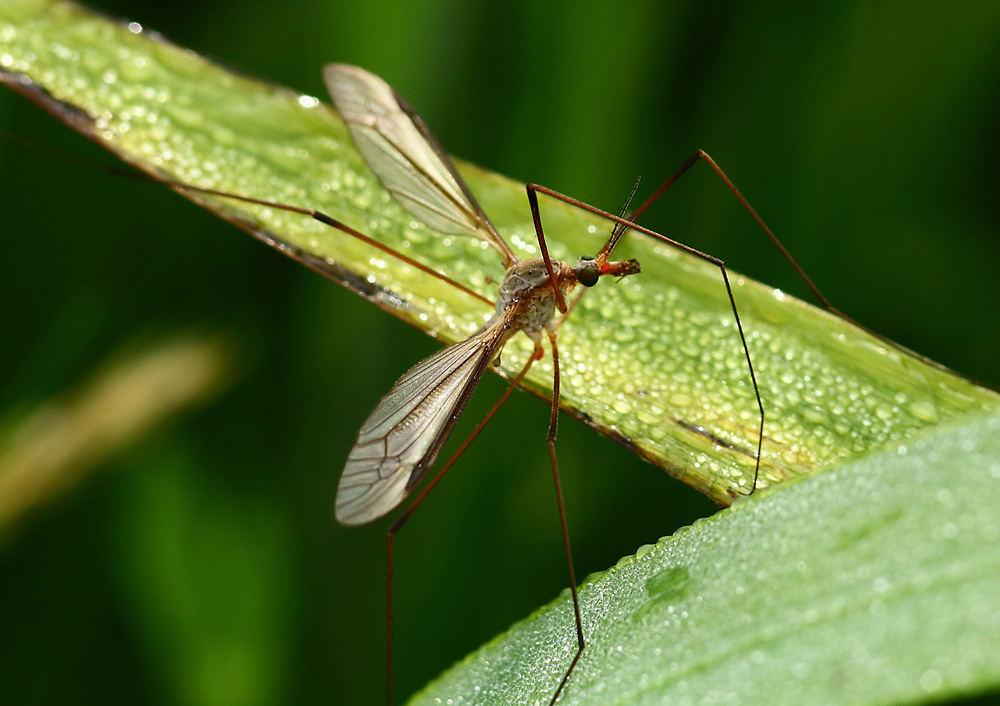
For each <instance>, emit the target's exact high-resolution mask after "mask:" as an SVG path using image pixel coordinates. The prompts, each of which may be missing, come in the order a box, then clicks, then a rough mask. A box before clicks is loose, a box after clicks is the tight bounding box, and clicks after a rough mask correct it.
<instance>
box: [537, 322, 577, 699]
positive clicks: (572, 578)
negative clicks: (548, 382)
mask: <svg viewBox="0 0 1000 706" xmlns="http://www.w3.org/2000/svg"><path fill="white" fill-rule="evenodd" d="M549 342H550V343H551V344H552V415H551V416H550V417H549V430H548V433H547V434H546V436H545V439H546V442H547V443H548V446H549V460H550V462H551V463H552V482H553V484H554V485H555V490H556V505H557V506H558V508H559V525H560V527H561V529H562V537H563V548H564V549H565V551H566V568H567V569H568V571H569V590H570V593H571V594H572V596H573V617H574V618H575V620H576V654H574V655H573V660H572V661H571V662H570V664H569V667H568V668H567V669H566V673H565V674H563V678H562V680H560V682H559V686H558V687H556V691H555V693H554V694H553V695H552V699H551V700H550V701H549V706H552V705H553V704H555V702H556V699H558V698H559V694H561V693H562V690H563V687H565V686H566V682H567V681H568V680H569V675H570V674H571V673H572V672H573V668H574V667H576V663H577V662H579V661H580V655H582V654H583V648H584V647H585V646H586V643H585V642H584V639H583V619H582V618H581V617H580V598H579V596H578V595H577V591H576V571H574V569H573V551H572V550H571V549H570V545H569V527H568V525H567V524H566V506H565V504H564V503H563V494H562V483H561V482H560V481H559V464H558V463H557V461H556V432H557V430H558V426H559V349H558V347H557V346H556V336H555V334H554V333H552V332H551V331H550V332H549Z"/></svg>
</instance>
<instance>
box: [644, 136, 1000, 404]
mask: <svg viewBox="0 0 1000 706" xmlns="http://www.w3.org/2000/svg"><path fill="white" fill-rule="evenodd" d="M698 162H704V163H705V164H707V165H708V166H709V167H710V168H711V170H712V171H713V172H715V174H716V176H718V177H719V179H721V180H722V182H723V183H724V184H725V185H726V187H727V188H728V189H729V190H730V191H731V192H732V193H733V195H734V196H735V197H736V198H737V199H738V200H739V202H740V204H742V206H743V208H744V209H746V211H747V212H748V213H749V214H750V216H751V217H752V218H753V219H754V221H756V223H757V225H758V226H759V227H760V229H761V230H762V231H764V234H765V235H767V237H768V238H769V239H770V240H771V242H772V243H774V246H775V247H776V248H778V250H779V251H780V252H781V254H782V256H783V257H784V258H785V259H786V260H788V263H789V264H790V265H791V266H792V268H794V270H795V272H796V273H797V274H798V275H799V277H800V278H801V279H802V281H803V282H805V284H806V286H807V287H809V290H810V291H811V292H812V293H813V296H814V297H815V298H816V301H817V302H818V303H819V305H820V306H822V307H823V308H824V309H826V310H827V311H829V312H830V313H831V314H833V315H835V316H838V317H840V318H841V319H843V320H844V321H846V322H847V323H849V324H851V325H852V326H855V327H857V328H859V329H861V330H862V331H864V332H865V333H867V334H869V335H871V336H874V337H875V338H877V339H878V340H880V341H882V342H883V343H885V344H886V345H888V346H891V347H892V348H895V349H896V350H898V351H900V352H902V353H905V354H906V355H908V356H910V357H912V358H916V359H917V360H919V361H922V362H924V363H927V364H928V365H930V366H931V367H933V368H936V369H938V370H941V371H944V372H946V373H950V374H951V375H956V376H958V377H960V378H962V379H964V380H968V381H970V382H973V383H975V384H977V385H981V386H984V387H989V388H992V389H996V387H995V386H993V385H989V384H986V383H983V382H980V381H978V380H973V379H972V378H970V377H967V376H965V375H962V374H961V373H957V372H955V371H954V370H951V369H949V368H947V367H945V366H944V365H941V364H940V363H938V362H937V361H934V360H931V359H930V358H927V357H925V356H923V355H921V354H919V353H916V352H915V351H913V350H911V349H910V348H907V347H906V346H904V345H902V344H899V343H896V342H895V341H893V340H891V339H888V338H886V337H885V336H883V335H882V334H880V333H878V332H876V331H872V330H871V329H870V328H868V327H867V326H865V325H864V324H861V323H858V321H857V320H855V319H853V318H851V317H850V316H848V315H847V314H845V313H844V312H842V311H841V310H840V309H838V308H836V307H835V306H833V304H831V303H830V300H829V299H827V298H826V296H825V295H824V294H823V293H822V292H821V291H820V290H819V287H817V286H816V285H815V284H814V283H813V281H812V280H811V279H810V278H809V275H807V274H806V272H805V270H803V269H802V267H801V266H800V265H799V263H798V262H797V261H796V260H795V258H794V257H792V254H791V253H790V252H789V251H788V249H787V248H786V247H785V246H784V244H783V243H782V242H781V241H780V240H779V239H778V236H776V235H775V234H774V232H773V231H772V230H771V229H770V228H769V227H768V226H767V224H766V223H765V222H764V219H762V218H761V217H760V216H759V215H757V212H756V211H755V210H754V208H753V206H751V205H750V202H749V201H747V199H746V198H745V197H744V196H743V194H741V193H740V190H739V189H737V188H736V185H735V184H734V183H733V182H732V180H731V179H730V178H729V177H728V176H726V173H725V172H724V171H722V168H721V167H720V166H719V165H718V164H717V163H716V161H715V160H714V159H712V157H711V156H710V155H709V154H708V153H707V152H705V151H704V150H698V151H697V152H695V153H694V154H693V155H691V156H690V157H689V158H688V159H687V161H686V162H684V164H682V165H681V167H680V169H678V170H677V171H676V172H674V173H673V174H672V175H671V176H670V177H669V178H668V179H667V180H666V181H664V182H663V183H662V184H661V185H660V186H659V188H658V189H656V191H654V192H653V193H652V194H651V195H650V196H649V198H647V199H646V200H645V201H644V202H643V204H642V205H641V206H639V208H637V209H636V210H635V213H634V214H633V218H638V217H639V215H640V214H642V213H643V212H644V211H645V210H646V209H647V208H649V206H651V205H652V204H653V202H654V201H656V200H657V199H658V198H659V197H660V196H661V195H662V194H663V192H665V191H666V190H667V189H669V188H670V187H671V186H672V185H673V184H674V182H676V181H677V180H678V179H680V178H681V176H683V175H684V173H685V172H687V171H688V170H689V169H690V168H691V167H693V166H694V165H695V164H697V163H698Z"/></svg>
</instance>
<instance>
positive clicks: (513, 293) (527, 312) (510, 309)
mask: <svg viewBox="0 0 1000 706" xmlns="http://www.w3.org/2000/svg"><path fill="white" fill-rule="evenodd" d="M552 267H553V269H554V270H555V274H556V279H557V280H558V281H559V286H560V289H562V292H563V295H564V296H565V295H566V294H568V293H569V292H570V291H571V290H572V289H573V287H575V286H576V277H575V276H574V274H573V271H572V269H571V268H570V267H568V266H567V265H565V264H564V263H562V262H553V263H552ZM555 310H556V298H555V293H554V292H553V291H552V286H551V285H550V284H549V273H548V271H547V270H546V269H545V262H544V261H543V260H541V259H540V258H533V259H531V260H524V261H522V262H519V263H517V264H516V265H514V266H512V267H511V268H510V269H508V270H507V273H506V274H505V275H504V278H503V282H501V283H500V292H499V297H498V298H497V316H501V317H502V316H505V315H507V316H510V317H511V328H513V329H515V330H520V331H524V332H525V333H527V334H528V335H529V336H530V337H531V338H533V339H535V338H537V336H538V334H539V333H540V332H541V330H542V329H543V328H545V326H546V324H548V323H549V321H551V320H552V318H553V316H554V314H555Z"/></svg>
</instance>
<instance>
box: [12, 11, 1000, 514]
mask: <svg viewBox="0 0 1000 706" xmlns="http://www.w3.org/2000/svg"><path fill="white" fill-rule="evenodd" d="M0 42H2V45H0V74H2V78H3V81H4V82H5V83H6V84H8V85H10V86H11V87H13V88H14V89H15V90H18V91H20V92H22V93H24V94H25V95H27V96H28V97H30V98H32V99H33V100H35V101H37V102H38V103H40V104H41V105H43V106H44V107H45V108H46V109H48V110H50V111H51V112H53V113H55V114H56V115H57V116H59V117H60V118H61V119H63V120H64V121H66V122H67V123H68V124H70V125H71V126H72V127H74V128H75V129H77V130H79V131H80V132H82V133H83V134H85V135H87V136H89V137H91V138H92V139H94V140H96V141H97V142H99V143H100V144H102V145H103V146H105V147H107V148H108V149H110V150H112V151H113V152H115V153H116V154H118V155H119V156H120V157H121V158H122V159H124V160H126V161H128V162H130V163H132V164H134V165H136V166H137V167H139V168H140V169H143V170H145V171H148V172H150V173H154V174H157V175H160V176H164V177H168V178H171V179H176V180H179V181H183V182H185V183H191V184H195V185H198V186H202V187H210V188H214V189H221V190H225V191H229V192H233V193H238V194H242V195H248V196H253V197H256V198H261V199H268V200H272V201H279V202H282V203H289V204H295V205H299V206H305V207H308V208H315V209H319V210H321V211H323V212H325V213H327V214H329V215H331V216H333V217H334V218H337V219H339V220H341V221H344V222H346V223H348V224H349V225H352V226H354V227H356V228H358V229H359V230H361V231H363V232H366V233H369V234H371V235H373V236H376V237H377V238H378V239H379V240H381V241H382V242H384V243H385V244H387V245H389V246H391V247H393V248H396V249H398V250H400V251H404V252H407V253H408V254H410V255H411V256H413V257H415V258H417V259H419V260H420V261H422V262H424V263H426V264H428V265H429V266H431V267H432V268H434V269H436V270H438V271H442V272H445V273H446V274H448V275H449V276H450V277H452V278H454V279H456V280H459V281H462V282H466V283H468V284H469V286H471V287H472V288H473V289H475V290H476V291H479V292H481V293H483V294H484V295H486V296H488V297H491V298H492V296H493V294H494V288H495V285H494V284H493V283H494V282H495V281H496V280H498V279H499V278H500V277H501V275H502V272H501V271H500V265H499V262H498V259H497V258H496V257H495V255H494V253H493V252H491V251H490V250H489V249H488V248H486V247H483V243H476V242H473V241H471V240H463V239H448V238H443V237H441V236H440V235H438V234H435V233H432V232H430V231H428V230H427V229H426V228H425V227H423V226H422V225H421V224H419V223H415V222H413V219H412V218H411V217H409V216H408V215H407V214H405V213H404V212H403V211H402V210H401V209H400V208H399V207H397V206H396V205H395V204H394V203H393V201H392V199H391V198H390V197H389V195H388V194H387V193H385V192H384V191H383V190H382V189H381V188H380V186H379V185H378V182H377V180H376V179H375V178H374V176H373V175H372V174H371V173H370V172H369V171H368V170H367V168H366V167H365V165H364V164H363V162H362V160H361V158H360V157H359V156H358V154H357V153H356V152H355V150H354V148H353V145H352V144H351V142H350V139H349V137H348V136H347V134H346V131H345V129H344V127H343V125H342V124H341V123H340V121H339V119H338V118H337V116H336V115H335V114H334V113H333V111H332V110H331V109H330V108H329V107H327V106H326V105H324V104H323V103H321V102H320V101H317V100H316V99H314V98H312V97H309V96H301V95H298V94H296V93H294V92H292V91H290V90H288V89H284V88H280V87H276V86H273V85H271V84H268V83H266V82H261V81H258V80H255V79H252V78H248V77H246V76H243V75H239V74H235V73H233V72H232V71H230V70H227V69H225V68H223V67H221V66H219V65H217V64H216V63H213V62H211V61H207V60H205V59H204V58H203V57H201V56H198V55H196V54H194V53H192V52H190V51H188V50H185V49H182V48H180V47H176V46H174V45H171V44H169V43H166V42H165V41H163V40H162V39H161V38H159V37H157V36H156V35H155V34H151V33H149V32H147V31H139V28H138V27H137V26H133V27H131V28H130V27H129V26H127V25H125V24H118V23H115V22H112V21H109V20H108V19H107V18H105V17H103V16H98V15H95V14H93V13H90V12H89V11H87V10H85V9H82V8H80V7H79V6H76V5H73V4H69V3H64V2H57V1H54V0H53V1H45V0H16V1H13V2H6V3H3V4H2V5H0ZM330 58H331V59H336V58H337V57H336V53H335V49H331V57H330ZM319 69H320V67H317V71H319ZM388 78H389V79H390V80H391V77H388ZM443 137H444V142H445V144H446V145H447V139H446V136H443ZM460 167H461V169H462V171H463V173H464V175H465V176H466V177H467V179H468V181H469V183H470V186H471V187H472V189H473V191H474V192H475V193H476V195H477V197H478V198H479V200H480V201H481V203H482V205H483V207H484V208H485V210H486V211H487V212H488V213H489V214H490V215H491V218H492V219H493V220H494V222H495V224H496V225H497V226H498V228H499V230H500V232H501V233H502V234H503V235H504V236H505V237H506V238H507V239H508V240H509V241H510V242H512V243H513V244H514V246H515V247H516V249H518V251H519V252H521V253H523V254H530V253H532V252H533V251H534V245H533V244H532V243H533V241H534V234H533V229H532V227H531V221H530V216H529V213H528V208H527V204H526V200H525V197H524V193H523V186H522V185H520V184H517V183H514V182H512V181H511V180H509V179H506V178H504V177H502V176H499V175H496V174H492V173H489V172H485V171H483V170H481V169H478V168H476V167H473V166H469V165H460ZM197 200H198V201H199V202H200V203H202V204H203V205H205V206H206V207H208V208H210V209H212V210H213V211H215V212H217V213H219V214H220V215H222V216H223V217H225V218H227V219H229V220H231V221H233V222H235V223H237V224H238V225H240V226H241V227H243V228H245V229H246V230H248V231H249V232H251V233H253V234H254V235H256V236H257V237H259V238H261V239H262V240H264V241H265V242H267V243H268V244H270V245H272V246H274V247H276V248H278V249H280V250H281V251H283V252H285V253H286V254H289V255H291V256H293V257H296V258H297V259H299V260H301V261H302V262H304V263H305V264H307V265H308V266H310V267H313V268H314V269H316V270H318V271H320V272H322V273H323V274H325V275H326V276H328V277H330V278H331V279H334V280H336V281H338V282H340V283H341V284H344V285H345V286H347V287H349V288H350V289H352V290H353V291H356V292H358V293H359V294H361V295H362V296H364V297H366V298H368V299H369V300H371V301H373V302H374V303H376V304H377V305H378V306H380V307H382V308H383V309H385V310H387V311H389V312H391V313H393V314H394V315H396V316H399V317H400V318H402V319H404V320H406V321H409V322H411V323H413V324H414V325H417V326H419V327H421V328H423V329H424V330H426V331H428V332H429V333H430V334H431V335H434V336H436V337H438V338H440V339H441V340H442V341H454V340H457V339H459V338H462V337H464V336H466V335H468V334H469V333H470V332H471V331H473V330H475V329H476V328H477V327H478V326H479V325H480V324H481V323H482V322H483V321H484V320H485V318H486V317H487V316H488V315H489V313H490V312H489V308H488V307H486V306H484V305H483V304H482V303H481V302H479V301H478V300H476V299H474V298H472V297H469V296H468V295H466V294H463V293H461V292H459V291H456V290H453V289H452V288H450V287H448V286H447V285H446V284H444V283H443V282H441V281H440V280H437V279H435V278H432V277H429V276H426V275H424V274H422V273H420V272H417V271H414V270H413V268H411V267H409V266H407V265H405V264H404V263H402V262H400V261H397V260H394V259H393V258H391V257H387V256H386V255H384V254H383V253H381V252H377V251H373V250H372V249H370V248H369V247H367V246H365V245H364V244H363V243H360V242H358V241H356V240H354V239H352V238H350V237H348V236H346V235H344V234H343V233H340V232H338V231H336V230H332V229H329V228H325V227H323V226H321V225H320V224H318V223H316V222H314V221H311V220H309V219H307V218H304V217H301V216H298V215H295V214H289V213H284V212H275V211H274V210H272V209H267V208H262V207H253V206H247V205H246V204H240V203H238V202H233V201H231V200H220V199H207V198H199V199H197ZM613 207H614V206H612V208H613ZM543 210H544V212H543V219H544V222H545V224H546V228H547V232H548V233H549V237H550V239H551V241H552V243H551V244H552V250H553V254H554V255H555V256H557V257H565V258H570V257H575V256H577V255H579V254H581V253H592V252H594V251H595V250H596V248H597V247H599V245H600V244H601V243H602V241H603V239H604V237H605V233H606V231H607V230H608V225H607V224H605V223H600V222H595V221H594V220H593V219H590V218H587V217H585V216H584V214H582V213H580V212H579V211H577V210H574V209H571V208H569V207H565V206H563V205H561V204H557V203H553V202H551V201H546V202H543ZM620 255H621V256H622V257H636V258H638V259H639V260H640V261H641V262H642V266H643V274H642V275H641V276H636V277H632V278H629V280H628V281H626V282H622V283H619V284H617V285H603V286H601V287H599V288H598V290H597V291H594V292H593V293H591V294H589V295H588V296H587V297H586V298H585V299H584V302H583V304H582V305H581V306H580V307H578V310H577V311H575V312H574V316H573V317H572V319H571V320H570V321H569V322H568V323H567V324H566V325H564V326H563V327H562V329H561V339H560V340H561V344H560V346H561V351H562V352H563V355H564V366H563V378H562V391H563V398H562V399H563V404H564V407H565V408H566V409H567V410H568V411H570V412H572V413H573V414H575V415H576V416H578V417H579V418H581V419H583V420H584V421H586V422H587V423H588V424H590V425H592V426H593V427H594V428H596V429H598V430H600V431H601V432H602V433H604V434H607V435H609V436H612V437H614V438H616V439H618V440H619V441H621V442H622V443H624V444H626V445H628V446H629V447H631V448H633V449H634V450H635V451H636V452H637V453H639V454H640V455H642V456H644V457H645V458H648V459H649V460H651V461H652V462H653V463H656V464H657V465H659V466H661V467H663V468H665V469H666V470H668V471H669V472H670V473H672V474H673V475H676V476H677V477H679V478H681V479H683V480H684V481H685V482H687V483H689V484H691V485H693V486H695V487H696V488H698V489H700V490H702V491H703V492H705V493H707V494H708V495H709V496H711V497H712V498H713V499H715V500H716V501H718V502H720V503H728V502H729V501H730V500H731V498H732V497H733V496H734V495H738V494H739V493H740V492H745V490H746V488H747V487H748V485H749V483H750V482H751V479H752V472H753V458H752V455H753V452H754V450H755V447H756V443H757V412H756V406H755V402H754V400H753V395H752V389H751V387H750V383H749V375H748V373H747V370H746V366H745V362H744V360H743V358H742V353H741V349H740V343H739V339H738V338H737V336H736V332H735V327H734V324H733V320H732V317H731V313H730V312H729V308H728V301H727V299H726V296H725V291H724V289H723V285H722V282H721V279H720V277H719V273H718V271H717V270H716V269H715V268H713V267H711V266H709V265H706V264H705V263H703V262H701V261H698V260H693V259H692V258H690V257H687V256H683V255H681V254H679V253H677V252H675V251H673V250H671V249H670V248H665V247H663V246H661V245H658V244H656V243H654V242H653V241H651V240H648V239H644V238H639V237H631V238H630V239H628V242H626V243H624V244H623V245H622V246H621V249H620ZM733 277H734V289H735V296H736V300H737V304H738V306H739V308H740V311H741V314H742V316H743V318H744V328H745V330H746V332H747V336H748V341H749V345H750V349H751V353H752V355H753V358H754V364H755V367H756V370H757V379H758V380H759V382H760V386H761V395H762V397H763V400H764V405H765V409H766V412H767V419H768V421H767V427H766V436H765V440H764V450H763V457H762V484H769V483H773V482H775V481H778V480H782V479H785V478H789V477H794V476H796V475H800V474H802V473H805V472H807V471H810V470H812V469H815V468H818V467H823V466H826V465H829V464H831V463H833V462H835V461H838V460H843V459H849V458H853V457H855V456H857V455H858V454H862V453H865V452H867V451H868V450H870V449H873V448H878V447H882V446H885V445H886V444H889V443H891V442H898V441H900V440H905V439H907V438H909V437H912V436H913V435H914V434H917V433H919V432H920V431H921V430H923V429H925V428H927V427H929V426H933V425H935V424H937V423H940V422H942V421H947V420H949V419H953V418H955V417H958V416H961V415H963V414H966V413H967V412H970V411H974V410H984V409H995V408H996V407H997V406H998V401H1000V398H998V397H997V395H996V394H994V393H992V392H990V391H988V390H984V389H982V388H978V387H976V386H974V385H972V384H971V383H969V382H967V381H964V380H962V379H960V378H958V377H955V376H953V375H951V374H949V373H947V372H942V371H940V370H937V369H935V368H934V367H932V366H929V365H927V364H925V363H923V362H921V361H919V360H916V359H914V358H911V357H909V356H906V355H905V354H902V353H900V352H898V351H896V350H894V349H892V348H889V347H887V346H885V345H884V344H883V343H882V342H880V341H878V340H877V339H874V338H872V337H871V336H869V335H867V334H865V333H864V332H862V331H859V330H857V329H856V328H854V327H852V326H850V325H849V324H846V323H845V322H843V321H841V320H839V319H837V318H836V317H833V316H830V315H828V314H826V313H824V312H821V311H818V310H817V309H815V308H813V307H810V306H808V305H805V304H803V303H802V302H800V301H797V300H794V299H792V298H790V297H787V296H784V295H783V294H782V293H780V292H776V291H775V290H773V289H770V288H768V287H766V286H764V285H761V284H759V283H756V282H753V281H751V280H748V279H745V278H742V277H739V276H738V275H733ZM529 349H530V346H529V345H528V344H527V342H526V341H523V340H516V341H512V342H511V344H509V345H508V349H507V350H506V351H505V353H504V356H503V361H504V370H506V371H507V372H510V371H512V370H515V369H517V368H518V367H520V365H521V363H522V362H523V360H524V359H525V356H526V355H527V352H528V350H529ZM550 386H551V371H550V364H549V362H548V361H545V362H543V364H541V365H537V366H536V367H535V369H534V370H533V372H532V375H531V377H530V380H529V381H528V387H529V388H530V389H531V390H533V391H534V392H536V393H538V394H540V395H542V396H546V395H547V394H548V390H549V388H550Z"/></svg>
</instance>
